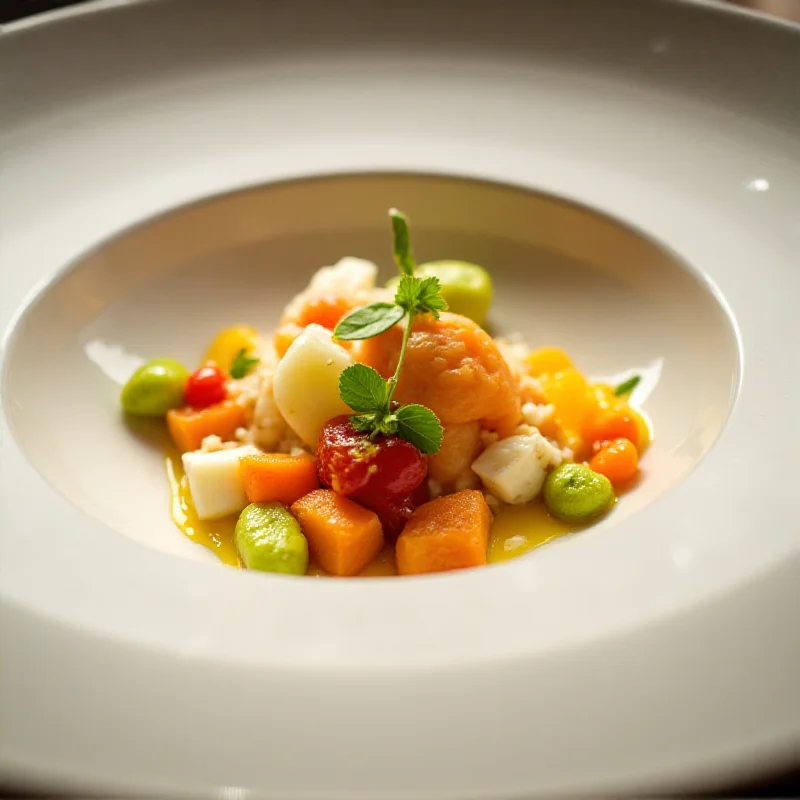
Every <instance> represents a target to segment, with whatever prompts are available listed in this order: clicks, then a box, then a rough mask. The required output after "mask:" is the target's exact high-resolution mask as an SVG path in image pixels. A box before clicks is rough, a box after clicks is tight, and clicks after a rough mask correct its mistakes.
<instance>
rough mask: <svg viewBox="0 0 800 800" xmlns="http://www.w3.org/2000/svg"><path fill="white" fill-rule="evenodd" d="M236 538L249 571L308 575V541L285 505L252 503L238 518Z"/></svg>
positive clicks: (237, 545)
mask: <svg viewBox="0 0 800 800" xmlns="http://www.w3.org/2000/svg"><path fill="white" fill-rule="evenodd" d="M233 538H234V542H235V544H236V550H237V551H238V553H239V558H241V560H242V563H243V564H244V566H245V567H247V569H255V570H258V571H259V572H283V573H286V574H288V575H305V574H306V570H307V569H308V541H307V540H306V537H305V536H303V532H302V530H300V524H299V523H298V521H297V520H296V519H295V518H294V517H293V516H292V515H291V514H290V513H289V510H288V509H287V508H286V506H284V505H283V504H282V503H250V505H249V506H247V508H245V510H244V511H242V513H241V515H240V516H239V520H238V521H237V523H236V529H235V531H234V535H233Z"/></svg>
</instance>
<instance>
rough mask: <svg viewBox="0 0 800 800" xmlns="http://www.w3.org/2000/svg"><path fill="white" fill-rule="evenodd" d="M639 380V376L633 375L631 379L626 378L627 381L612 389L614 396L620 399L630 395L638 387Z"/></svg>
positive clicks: (640, 377) (640, 378)
mask: <svg viewBox="0 0 800 800" xmlns="http://www.w3.org/2000/svg"><path fill="white" fill-rule="evenodd" d="M641 380H642V376H641V375H634V376H633V377H632V378H628V380H626V381H623V382H622V383H621V384H620V385H619V386H617V388H616V389H614V395H615V396H616V397H622V396H623V395H626V394H630V393H631V392H632V391H633V390H634V389H635V388H636V387H637V386H638V385H639V381H641Z"/></svg>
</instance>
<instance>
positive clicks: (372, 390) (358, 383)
mask: <svg viewBox="0 0 800 800" xmlns="http://www.w3.org/2000/svg"><path fill="white" fill-rule="evenodd" d="M339 396H340V397H341V398H342V400H343V402H344V403H345V404H346V405H348V406H350V408H352V409H353V411H358V412H361V413H363V414H372V415H374V414H376V413H379V412H381V411H383V410H384V408H385V407H386V381H385V380H384V379H383V378H382V377H381V376H380V373H379V372H378V371H377V370H374V369H373V368H372V367H368V366H366V365H365V364H351V365H350V366H349V367H347V369H346V370H344V372H342V374H341V375H340V376H339Z"/></svg>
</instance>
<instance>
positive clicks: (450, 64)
mask: <svg viewBox="0 0 800 800" xmlns="http://www.w3.org/2000/svg"><path fill="white" fill-rule="evenodd" d="M612 5H613V4H612ZM617 5H618V10H619V11H620V13H618V14H616V13H609V11H608V8H609V4H606V3H596V2H590V1H589V0H586V2H582V0H576V1H575V2H569V3H565V2H563V0H541V2H536V3H519V2H516V1H515V0H497V2H495V3H491V4H485V3H466V4H465V3H463V2H458V0H437V2H436V3H426V4H413V3H411V4H406V5H405V6H403V7H402V8H397V7H394V6H391V5H386V4H375V3H371V2H368V0H354V2H352V3H348V4H347V9H348V13H347V14H345V13H343V11H342V7H341V6H340V5H334V4H330V3H325V2H318V0H317V1H315V0H298V2H296V3H291V4H282V5H281V8H280V12H279V13H276V8H277V5H276V4H272V3H252V2H249V0H229V2H227V3H225V4H220V3H218V2H215V0H170V2H160V1H159V0H150V2H126V3H118V2H108V3H105V2H104V3H101V4H93V3H87V4H81V9H82V11H81V13H80V14H78V12H77V11H76V12H75V13H74V14H73V15H65V16H63V17H56V18H55V19H52V20H50V21H48V22H46V23H45V22H30V23H27V24H25V25H20V26H18V27H17V28H16V29H13V30H6V29H5V28H4V29H3V33H2V36H0V64H2V67H3V74H4V75H8V76H9V80H8V81H7V82H6V83H5V84H4V90H5V91H4V98H3V104H2V106H3V112H4V113H3V114H2V119H1V120H0V151H2V152H3V154H4V155H5V156H6V158H5V159H4V164H3V171H4V180H3V181H0V218H2V220H3V235H2V236H0V278H2V291H0V317H1V318H2V320H1V321H2V325H3V328H4V329H6V330H7V336H6V338H5V339H4V341H3V353H2V358H3V364H2V387H1V388H0V403H2V414H1V415H0V475H1V476H2V478H1V479H0V596H2V602H0V637H2V642H0V653H1V654H2V655H0V660H1V661H2V663H1V664H0V667H1V668H0V728H2V730H3V737H2V746H0V771H1V772H2V778H3V780H5V781H8V782H9V783H12V784H13V783H14V782H15V781H22V782H25V783H27V784H33V785H35V786H41V787H42V788H43V789H44V790H45V791H47V790H49V789H53V790H54V789H55V788H56V787H58V789H59V790H61V791H70V792H72V793H73V794H75V795H76V796H80V795H81V793H84V794H96V795H100V796H103V795H104V794H105V795H112V796H114V795H136V794H140V795H144V796H162V795H169V794H172V793H179V794H183V795H187V796H192V797H217V798H218V797H220V796H226V797H229V796H230V797H240V796H248V797H254V798H255V797H264V798H273V800H276V799H277V798H281V800H288V799H289V798H292V799H293V800H336V799H337V798H342V797H348V798H351V797H352V798H361V800H365V799H366V798H369V800H404V798H408V797H410V796H413V797H415V798H417V799H418V800H487V799H488V798H491V800H499V799H500V798H502V799H503V800H520V799H521V798H529V797H531V796H568V797H574V796H585V795H593V794H594V795H596V794H606V795H609V796H620V795H625V794H631V795H667V794H668V795H674V794H676V793H694V792H696V791H697V790H698V789H701V788H709V789H710V790H711V791H712V793H714V789H715V787H716V786H719V785H720V784H722V783H723V782H729V781H733V780H734V779H743V778H749V777H752V776H753V775H754V774H756V773H757V772H758V771H759V770H764V769H766V768H770V767H771V766H774V767H775V768H779V767H781V766H783V765H785V764H786V761H788V760H791V759H792V758H793V757H795V756H796V752H797V741H798V735H800V729H799V727H798V726H799V723H798V720H800V705H799V704H800V697H798V693H797V672H798V668H797V648H796V637H795V636H793V632H794V631H796V630H797V629H798V624H800V623H798V619H797V615H798V609H800V597H799V596H798V593H799V592H800V581H798V577H797V576H798V570H799V569H800V548H799V547H798V538H797V503H796V497H795V495H796V491H795V487H794V479H793V476H794V474H795V471H796V470H795V469H794V455H793V454H794V453H796V452H797V450H798V447H800V441H798V438H797V437H798V431H797V426H796V425H793V424H792V420H794V419H795V418H796V409H797V405H798V402H800V399H799V398H798V383H797V375H798V374H800V367H798V366H796V365H795V363H794V360H793V359H794V357H795V354H794V351H793V350H792V349H791V347H787V342H792V341H795V340H797V339H798V337H800V332H798V316H797V313H796V308H795V306H796V303H795V302H794V298H795V297H797V296H798V292H800V286H799V285H798V280H799V279H800V275H798V272H797V269H796V263H797V259H796V257H795V254H796V245H797V237H796V222H797V219H796V216H797V214H796V209H797V206H798V204H797V202H796V200H795V195H796V187H797V186H798V185H800V171H799V170H800V166H799V165H800V150H799V149H798V148H799V147H800V144H799V143H800V135H798V131H800V127H798V126H800V119H799V118H798V111H799V110H800V109H798V107H797V102H796V98H797V91H796V78H795V75H796V74H797V52H798V51H797V33H796V31H794V30H789V29H787V28H784V27H781V26H778V25H776V24H768V23H765V22H759V21H756V20H754V19H752V18H750V17H748V16H745V15H742V14H734V13H732V12H728V13H724V12H722V11H720V10H719V9H718V8H717V7H716V6H714V5H713V4H710V3H688V2H681V0H669V2H667V1H666V0H665V1H664V2H662V1H661V0H640V2H639V3H636V4H635V6H636V9H635V11H634V12H629V13H622V9H623V6H624V5H625V4H622V3H620V4H617ZM223 6H224V7H223ZM187 19H191V21H192V24H191V25H190V26H189V25H187V24H186V20H187ZM454 19H456V20H458V24H457V25H454V24H453V20H454ZM76 53H87V54H90V55H91V57H87V58H76V57H75V54H76ZM144 53H146V57H143V54H144ZM745 55H746V57H745ZM53 64H55V65H58V67H57V68H50V67H51V66H52V65H53ZM754 65H757V68H756V67H754ZM762 71H763V73H764V74H768V75H769V78H768V79H762V78H761V74H762ZM391 206H397V207H399V208H401V209H403V211H405V212H407V214H408V215H409V218H410V219H411V220H412V223H413V225H412V236H413V244H414V252H415V254H416V255H417V257H418V258H419V260H420V262H423V263H424V262H427V261H430V260H434V259H446V258H462V259H466V260H468V261H469V262H471V263H474V264H477V265H480V266H482V267H484V268H485V269H486V270H487V271H488V272H489V274H490V276H491V279H492V284H493V289H494V300H493V305H492V311H491V314H490V317H489V320H488V321H487V323H486V326H487V327H486V330H487V332H488V333H489V334H490V335H491V336H492V338H498V337H502V336H504V335H506V334H510V333H512V332H515V331H518V332H520V333H521V334H522V336H523V341H524V342H526V343H527V345H528V346H530V347H531V348H533V349H538V348H539V347H540V346H556V347H559V348H561V349H563V350H564V351H565V352H566V353H567V354H568V356H569V357H570V360H571V361H572V363H573V364H574V365H575V366H576V367H577V368H578V369H579V370H580V372H581V373H582V374H584V375H585V376H586V377H587V378H588V379H589V381H590V383H595V382H603V383H607V384H608V385H611V386H614V387H616V386H617V385H618V384H619V383H622V382H623V381H624V380H625V379H626V378H627V377H629V376H630V375H632V374H634V373H635V374H641V375H642V382H641V383H640V385H639V386H638V387H637V388H636V390H635V391H634V393H633V395H632V397H631V400H632V402H633V403H634V404H638V403H639V402H640V401H641V400H642V398H643V397H644V398H645V399H644V401H643V402H644V404H645V408H646V409H647V412H648V414H650V415H651V417H652V419H653V420H654V421H655V427H656V436H655V437H654V439H653V442H652V444H651V445H650V446H649V447H648V448H647V449H646V451H644V452H643V453H642V454H641V455H642V464H643V472H642V476H641V478H640V479H639V481H638V483H637V484H636V486H635V490H634V491H630V492H622V491H621V492H619V500H618V502H617V503H616V504H615V506H614V508H613V510H612V511H611V512H610V513H607V514H605V515H603V516H601V517H598V519H597V521H596V522H595V523H592V524H591V525H590V526H587V527H586V528H585V529H583V530H582V531H581V532H579V533H576V534H575V535H569V536H559V537H557V538H556V539H555V541H552V542H551V543H549V544H547V545H546V546H544V547H541V548H538V549H537V550H536V551H534V553H532V554H530V555H529V556H528V557H523V558H511V559H510V560H509V561H508V562H507V563H504V564H502V565H498V566H494V565H492V566H487V567H481V568H477V569H457V570H449V571H447V572H446V573H433V574H425V575H411V576H403V577H402V578H390V579H386V580H383V579H380V580H361V579H327V578H325V579H318V580H311V579H308V578H307V577H303V578H297V577H294V576H291V575H284V574H275V573H271V574H266V575H265V574H262V573H259V572H257V571H255V570H239V569H226V568H222V567H221V566H220V564H219V558H218V557H217V556H218V554H219V552H220V550H219V548H215V549H214V551H213V552H212V551H211V550H210V549H209V548H206V547H202V546H199V545H198V544H197V543H196V542H195V541H192V539H190V538H188V537H187V536H184V535H182V534H181V533H180V531H179V530H177V529H176V527H175V524H174V522H173V521H172V519H171V516H170V513H169V500H170V487H169V484H168V481H167V480H166V479H165V474H164V458H165V451H166V447H167V444H166V443H165V439H166V438H167V436H168V434H167V428H166V423H165V420H164V419H158V418H156V419H145V418H139V419H138V420H135V421H132V422H131V424H130V425H128V424H123V421H122V420H121V414H120V392H121V389H122V386H123V385H124V383H125V382H126V381H127V380H128V379H129V378H130V376H131V374H132V373H133V372H134V371H135V369H136V368H138V367H139V366H140V365H141V364H142V363H143V362H145V361H147V360H148V359H151V358H156V357H159V356H161V357H165V356H166V357H171V358H174V359H176V360H177V361H178V362H179V363H180V364H182V365H183V366H184V367H185V368H186V369H187V371H188V372H190V373H191V372H193V371H195V370H196V369H199V368H201V367H202V366H203V365H204V360H205V358H204V356H205V352H206V350H207V348H208V347H209V345H210V344H211V343H212V342H213V340H214V339H215V337H216V335H217V334H218V333H219V331H220V329H223V328H226V329H227V328H229V327H230V326H240V325H247V326H251V327H252V328H254V329H255V330H256V331H257V332H258V334H259V336H260V337H263V339H264V340H265V341H267V342H268V343H269V342H271V340H272V336H273V333H274V332H275V329H276V327H278V325H279V322H280V317H281V315H282V313H283V309H284V308H285V306H286V305H287V304H288V303H289V302H290V301H291V298H292V297H294V296H295V295H296V294H297V293H298V292H300V291H302V290H303V288H304V286H305V285H306V284H307V283H308V279H309V278H310V277H311V275H312V273H313V271H314V270H315V269H316V268H318V267H321V266H322V265H335V264H336V263H337V262H338V261H339V260H340V259H341V258H342V257H344V256H347V255H348V254H356V255H358V256H360V257H362V258H364V259H368V260H369V261H371V262H373V263H376V264H380V266H381V272H379V278H378V280H377V282H376V285H377V286H381V287H384V286H385V284H386V281H387V280H389V279H390V277H392V275H391V274H390V270H389V267H390V266H391V258H390V242H391V240H390V235H389V231H388V228H387V223H386V217H385V211H386V210H387V209H388V208H390V207H391ZM393 272H394V274H395V275H396V274H397V270H396V269H394V270H393ZM564 309H569V310H570V313H569V314H568V316H565V314H564ZM534 312H535V313H534ZM600 312H602V313H600ZM601 318H602V325H601V326H598V319H601ZM239 349H241V346H240V347H239ZM236 352H238V350H237V351H236ZM234 355H235V354H234ZM656 365H657V367H658V369H657V371H658V374H659V380H658V383H657V386H656V389H655V390H654V391H653V392H652V393H650V394H648V393H647V391H646V384H647V380H648V377H647V375H648V373H647V372H646V369H645V368H647V367H650V366H652V367H653V369H654V370H655V369H656ZM229 368H230V366H228V369H229ZM256 369H257V365H256V367H254V369H253V373H255V370H256ZM604 376H605V377H604ZM151 433H152V436H150V434H151ZM556 441H557V439H556ZM174 457H175V458H177V457H178V454H177V453H176V454H175V456H174ZM429 458H430V457H429ZM179 463H182V462H177V461H176V465H178V464H179ZM479 491H481V494H483V491H482V489H479ZM536 504H539V505H538V506H536ZM534 505H535V506H536V507H538V508H541V507H542V506H541V498H537V500H536V501H535V503H534ZM519 508H521V509H523V510H525V512H526V513H527V508H528V507H527V506H520V507H519ZM520 513H523V512H520ZM498 520H499V518H498ZM497 534H498V521H494V522H493V529H492V532H491V535H492V536H496V535H497ZM512 538H513V537H512ZM509 541H511V540H509ZM236 557H237V558H238V556H236ZM489 557H491V551H490V555H489ZM53 665H57V669H56V668H54V666H53ZM31 686H34V687H35V691H31V690H30V687H31ZM298 709H300V711H298ZM305 709H310V711H304V710H305ZM121 720H123V721H124V725H120V721H121ZM342 720H347V724H342ZM76 721H79V724H76ZM312 722H313V724H311V723H312ZM112 730H113V731H121V732H122V733H121V735H120V736H113V737H110V736H109V735H108V732H109V731H112ZM143 764H146V765H147V768H146V769H143V767H142V765H143ZM310 765H313V768H310ZM51 793H52V792H51Z"/></svg>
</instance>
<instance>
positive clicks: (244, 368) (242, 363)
mask: <svg viewBox="0 0 800 800" xmlns="http://www.w3.org/2000/svg"><path fill="white" fill-rule="evenodd" d="M258 362H259V359H258V358H250V357H249V356H248V355H247V350H246V349H245V348H244V347H243V348H242V349H241V350H240V351H239V352H238V353H237V354H236V355H235V356H234V357H233V361H231V366H230V369H229V370H228V372H229V373H230V375H231V378H233V379H234V380H237V381H238V380H239V379H240V378H244V376H245V375H247V373H248V372H250V370H251V369H253V367H254V366H255V365H256V364H258Z"/></svg>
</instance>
